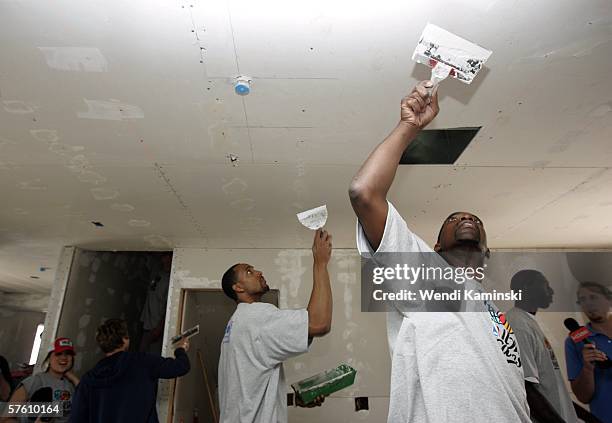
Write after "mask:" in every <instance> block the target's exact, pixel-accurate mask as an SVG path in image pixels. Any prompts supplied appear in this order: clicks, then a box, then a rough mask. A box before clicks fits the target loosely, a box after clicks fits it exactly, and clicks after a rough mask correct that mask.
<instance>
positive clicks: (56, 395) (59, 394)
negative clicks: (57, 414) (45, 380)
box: [53, 389, 72, 416]
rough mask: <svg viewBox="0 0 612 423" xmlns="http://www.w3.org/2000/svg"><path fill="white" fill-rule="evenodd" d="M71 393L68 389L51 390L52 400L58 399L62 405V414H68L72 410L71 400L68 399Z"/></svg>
mask: <svg viewBox="0 0 612 423" xmlns="http://www.w3.org/2000/svg"><path fill="white" fill-rule="evenodd" d="M70 398H71V395H70V391H66V390H63V389H56V390H54V391H53V401H60V402H61V405H62V410H63V411H62V413H63V415H64V416H67V415H69V414H70V411H71V410H72V402H71V401H70Z"/></svg>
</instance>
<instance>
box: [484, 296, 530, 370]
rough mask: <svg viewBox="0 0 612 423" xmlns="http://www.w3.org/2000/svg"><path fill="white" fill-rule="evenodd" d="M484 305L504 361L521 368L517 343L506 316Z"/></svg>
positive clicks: (487, 303)
mask: <svg viewBox="0 0 612 423" xmlns="http://www.w3.org/2000/svg"><path fill="white" fill-rule="evenodd" d="M484 304H485V306H486V307H487V310H488V311H489V317H490V318H491V321H492V322H493V334H494V335H495V336H496V337H497V342H498V343H499V344H500V348H501V351H502V353H504V356H505V357H506V361H507V362H508V363H510V364H514V365H516V367H521V365H522V364H521V354H520V353H519V349H518V342H517V341H516V336H515V335H514V332H513V331H512V327H510V323H509V322H508V319H506V315H505V314H504V313H502V312H501V311H499V310H497V309H496V308H495V307H493V306H492V305H491V304H490V303H489V302H488V301H485V302H484Z"/></svg>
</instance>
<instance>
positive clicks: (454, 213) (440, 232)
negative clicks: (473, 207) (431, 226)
mask: <svg viewBox="0 0 612 423" xmlns="http://www.w3.org/2000/svg"><path fill="white" fill-rule="evenodd" d="M459 213H470V212H460V211H456V212H452V213H451V214H449V215H448V216H446V219H444V220H443V221H442V226H440V230H439V231H438V240H437V241H436V242H440V238H441V237H442V229H444V225H445V224H446V221H447V220H448V219H450V218H451V217H452V216H454V215H456V214H459ZM470 214H471V215H472V216H474V217H475V218H476V219H478V220H480V221H481V222H482V219H481V218H479V217H478V216H476V215H475V214H474V213H470Z"/></svg>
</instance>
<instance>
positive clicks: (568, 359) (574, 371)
mask: <svg viewBox="0 0 612 423" xmlns="http://www.w3.org/2000/svg"><path fill="white" fill-rule="evenodd" d="M565 365H566V368H567V378H568V379H569V380H574V379H576V378H577V377H578V375H579V374H580V372H581V371H582V351H581V349H579V348H578V347H577V346H576V344H574V341H572V340H571V338H569V337H567V338H566V339H565Z"/></svg>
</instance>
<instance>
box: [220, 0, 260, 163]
mask: <svg viewBox="0 0 612 423" xmlns="http://www.w3.org/2000/svg"><path fill="white" fill-rule="evenodd" d="M227 17H228V19H229V24H230V31H231V32H232V45H233V47H234V60H235V62H236V72H237V73H238V75H241V72H240V61H239V60H238V49H237V47H236V35H235V34H234V23H233V22H232V11H231V9H230V2H229V1H228V2H227ZM242 111H243V113H244V120H245V123H246V130H247V138H248V139H249V148H250V150H251V163H255V153H254V152H253V138H252V137H251V127H250V126H249V116H248V113H247V107H246V101H245V99H244V97H243V98H242Z"/></svg>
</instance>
